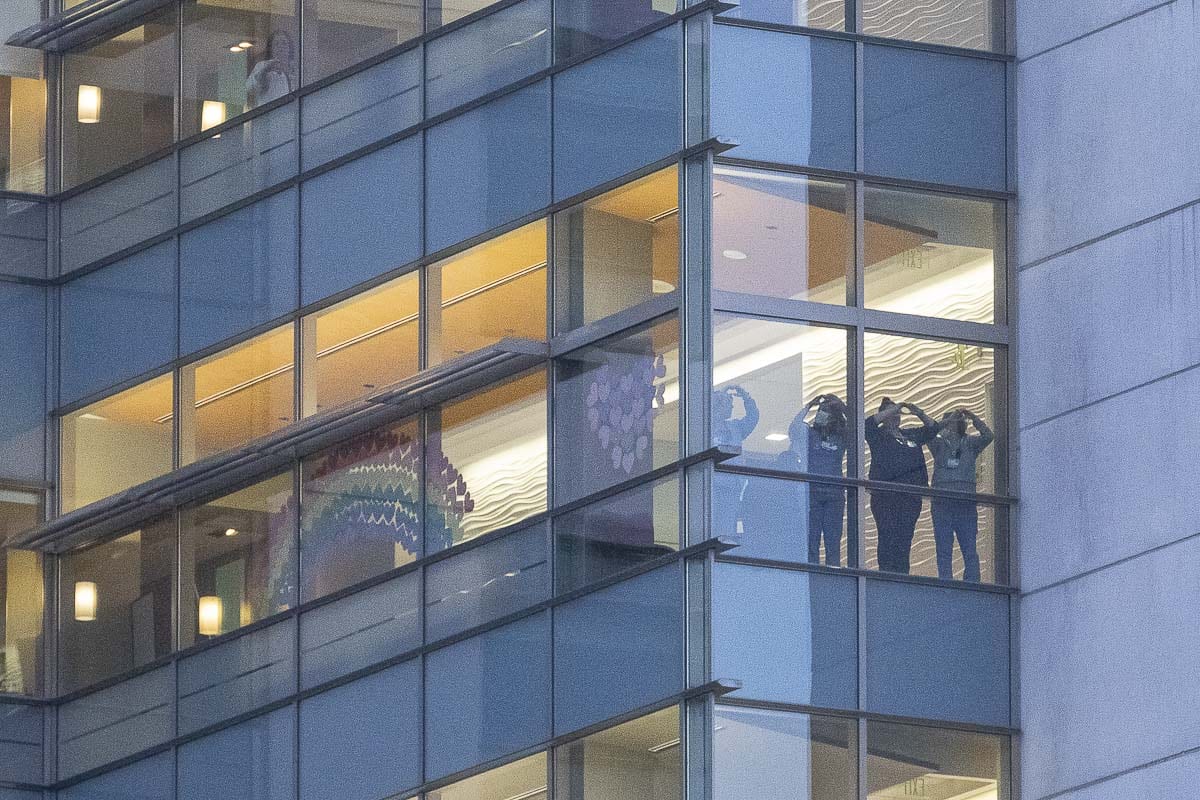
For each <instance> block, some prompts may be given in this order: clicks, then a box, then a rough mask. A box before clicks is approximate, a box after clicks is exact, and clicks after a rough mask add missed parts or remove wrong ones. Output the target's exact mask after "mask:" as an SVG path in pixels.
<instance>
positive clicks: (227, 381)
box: [179, 325, 295, 464]
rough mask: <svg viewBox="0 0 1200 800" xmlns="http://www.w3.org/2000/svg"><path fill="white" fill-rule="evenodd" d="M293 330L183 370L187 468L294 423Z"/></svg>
mask: <svg viewBox="0 0 1200 800" xmlns="http://www.w3.org/2000/svg"><path fill="white" fill-rule="evenodd" d="M293 350H294V335H293V326H292V325H284V326H283V327H281V328H276V329H275V330H273V331H271V332H270V333H264V334H263V335H262V336H257V337H255V338H253V339H251V340H249V341H247V342H243V343H242V344H239V345H235V346H233V347H231V348H229V349H228V350H222V351H221V352H220V353H217V354H216V355H214V356H210V357H208V358H206V359H204V360H203V361H198V362H196V363H194V364H189V365H188V366H186V367H184V368H183V371H182V373H181V375H182V377H181V378H180V380H181V381H182V383H181V385H180V390H179V391H180V405H181V406H182V408H183V414H184V418H183V420H182V424H181V425H180V452H179V460H180V463H181V464H190V463H192V462H193V461H199V460H200V459H203V458H206V457H207V456H211V455H214V454H216V453H220V452H222V451H225V450H232V449H234V448H236V447H241V446H242V445H244V444H246V443H248V442H250V441H252V440H253V439H257V438H258V437H260V436H265V435H266V434H268V433H271V432H272V431H275V430H278V429H279V428H282V427H284V426H285V425H287V424H289V423H290V422H292V419H293V413H292V409H293V406H294V405H295V403H294V398H293V397H292V391H293V390H292V381H293V380H294V376H293V370H292V362H293V356H294V353H293Z"/></svg>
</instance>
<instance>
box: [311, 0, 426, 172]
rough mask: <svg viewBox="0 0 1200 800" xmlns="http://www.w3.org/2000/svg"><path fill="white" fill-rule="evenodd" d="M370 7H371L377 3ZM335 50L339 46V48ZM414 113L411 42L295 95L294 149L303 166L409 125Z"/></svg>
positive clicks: (415, 56)
mask: <svg viewBox="0 0 1200 800" xmlns="http://www.w3.org/2000/svg"><path fill="white" fill-rule="evenodd" d="M309 1H310V2H312V0H309ZM317 2H325V3H327V5H328V9H327V10H326V12H325V13H328V14H333V13H338V12H339V11H342V10H343V9H346V8H347V6H345V5H344V4H338V3H333V2H330V0H317ZM373 8H374V9H376V10H377V9H378V8H379V6H378V4H376V5H374V6H373ZM310 13H311V12H310ZM373 21H374V20H373V18H371V17H366V16H364V17H363V18H362V23H363V25H369V24H371V23H372V22H373ZM338 52H339V53H343V52H345V51H344V50H343V49H341V48H339V50H338ZM333 57H336V56H333ZM306 63H307V64H309V65H311V63H312V62H311V61H309V62H306ZM306 68H307V67H306ZM420 119H421V50H420V49H419V48H413V49H412V50H406V51H405V52H403V53H401V54H399V55H397V56H393V57H392V58H389V59H388V60H387V61H384V62H383V63H382V64H376V65H375V66H373V67H370V68H369V69H366V70H363V71H362V72H358V73H355V74H354V75H351V76H349V77H346V78H343V79H342V80H340V81H338V82H337V83H334V84H332V85H330V86H326V87H325V88H323V89H320V90H319V91H316V92H313V93H312V94H310V95H308V96H306V97H305V98H303V100H301V107H300V150H301V158H302V159H303V161H304V169H306V170H307V169H312V168H313V167H315V166H317V165H319V164H324V163H325V162H326V161H330V160H331V159H334V158H336V157H338V156H341V155H345V154H346V153H349V152H351V151H353V150H356V149H358V148H359V147H364V146H366V145H368V144H371V143H372V142H375V141H378V140H379V139H382V138H383V137H384V136H387V135H388V134H392V133H396V132H397V131H401V130H403V129H405V128H407V127H409V126H410V125H415V124H416V123H417V122H418V121H420Z"/></svg>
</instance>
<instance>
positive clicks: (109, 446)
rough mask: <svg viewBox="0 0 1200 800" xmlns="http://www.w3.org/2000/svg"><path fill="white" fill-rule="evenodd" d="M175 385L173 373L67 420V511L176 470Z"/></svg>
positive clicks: (63, 488)
mask: <svg viewBox="0 0 1200 800" xmlns="http://www.w3.org/2000/svg"><path fill="white" fill-rule="evenodd" d="M173 386H174V380H173V379H172V375H171V374H170V373H168V374H166V375H162V376H160V377H158V378H154V379H152V380H149V381H147V382H145V383H143V384H140V385H138V386H135V387H133V388H132V389H126V390H125V391H123V392H119V393H118V394H115V395H112V396H111V397H106V398H105V399H103V400H100V401H98V402H95V403H92V404H91V405H89V406H86V407H84V408H81V409H79V410H78V411H74V412H72V413H70V414H68V415H66V416H65V417H63V418H62V427H61V428H60V441H59V448H60V453H61V459H60V463H59V494H60V502H61V503H62V510H63V511H64V512H67V511H73V510H75V509H77V508H80V507H81V506H85V505H87V504H88V503H92V502H95V501H96V500H100V499H102V498H105V497H108V496H110V495H114V494H116V493H117V492H121V491H124V490H125V489H128V488H130V487H132V486H137V485H138V484H139V483H144V482H145V481H148V480H150V479H152V478H157V477H158V476H159V475H165V474H167V473H168V472H170V471H171V432H172V426H171V422H172V419H173V415H172V411H171V409H172V402H173V400H172V387H173Z"/></svg>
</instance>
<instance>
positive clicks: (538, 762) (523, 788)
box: [425, 753, 547, 800]
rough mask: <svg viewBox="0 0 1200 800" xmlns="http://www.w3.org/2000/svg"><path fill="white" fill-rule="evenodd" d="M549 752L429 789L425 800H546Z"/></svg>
mask: <svg viewBox="0 0 1200 800" xmlns="http://www.w3.org/2000/svg"><path fill="white" fill-rule="evenodd" d="M546 788H547V787H546V754H545V753H536V754H534V755H532V756H529V757H528V758H523V759H521V760H520V761H514V762H512V763H511V764H505V765H504V766H502V767H496V768H495V769H491V770H488V771H487V772H484V773H481V774H479V775H473V776H472V777H470V778H465V779H464V780H461V781H459V782H458V783H452V784H450V785H449V786H443V787H442V788H440V789H434V790H432V791H429V792H426V793H425V797H426V800H510V798H514V797H520V798H522V800H546V798H547V794H546Z"/></svg>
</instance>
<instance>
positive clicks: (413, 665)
mask: <svg viewBox="0 0 1200 800" xmlns="http://www.w3.org/2000/svg"><path fill="white" fill-rule="evenodd" d="M418 664H419V662H417V661H408V662H405V663H403V664H400V665H399V666H395V667H391V668H389V669H386V670H384V671H382V672H377V673H375V674H374V675H369V676H367V677H365V678H360V679H358V680H356V681H354V682H353V683H350V684H347V685H345V686H341V687H338V688H337V689H331V690H330V691H328V692H324V693H323V694H319V695H317V696H315V697H312V698H310V699H308V700H305V701H304V702H303V703H301V704H300V800H329V798H334V797H336V798H338V799H339V800H378V798H381V797H391V796H393V795H394V794H396V793H397V792H399V791H400V790H401V789H405V788H408V787H409V786H415V785H417V784H418V783H420V782H421V705H420V704H421V670H420V668H419V666H418Z"/></svg>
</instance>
